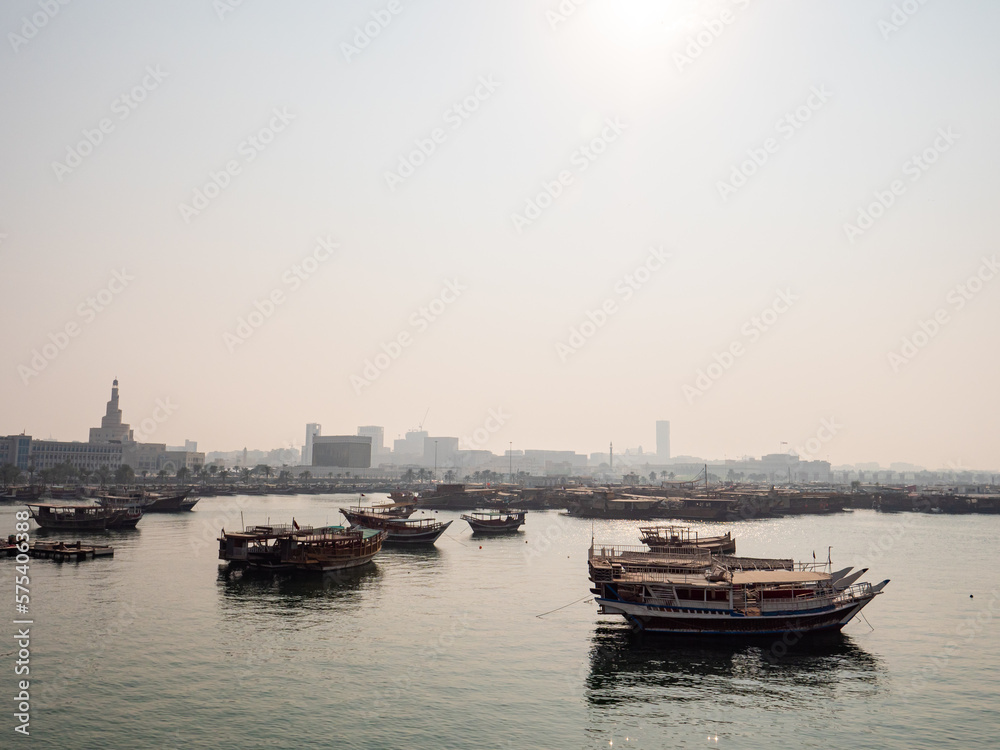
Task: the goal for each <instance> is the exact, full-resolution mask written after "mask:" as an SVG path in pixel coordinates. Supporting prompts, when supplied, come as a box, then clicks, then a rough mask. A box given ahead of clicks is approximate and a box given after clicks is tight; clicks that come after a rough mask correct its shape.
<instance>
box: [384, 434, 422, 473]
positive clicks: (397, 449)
mask: <svg viewBox="0 0 1000 750" xmlns="http://www.w3.org/2000/svg"><path fill="white" fill-rule="evenodd" d="M425 440H427V433H426V432H425V431H423V430H410V431H409V432H407V433H406V436H405V437H404V438H403V439H401V440H394V441H393V443H392V462H393V463H394V464H397V465H398V464H417V463H421V462H422V461H423V457H424V441H425Z"/></svg>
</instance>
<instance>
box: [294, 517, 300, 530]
mask: <svg viewBox="0 0 1000 750" xmlns="http://www.w3.org/2000/svg"><path fill="white" fill-rule="evenodd" d="M292 526H294V527H295V530H296V531H298V530H299V524H298V522H297V521H296V520H295V519H294V518H293V519H292Z"/></svg>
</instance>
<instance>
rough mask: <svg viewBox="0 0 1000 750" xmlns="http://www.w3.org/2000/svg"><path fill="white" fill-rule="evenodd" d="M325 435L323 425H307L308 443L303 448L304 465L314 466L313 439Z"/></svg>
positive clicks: (313, 423)
mask: <svg viewBox="0 0 1000 750" xmlns="http://www.w3.org/2000/svg"><path fill="white" fill-rule="evenodd" d="M322 433H323V428H322V426H321V425H318V424H316V423H315V422H310V423H309V424H307V425H306V442H305V445H303V446H302V465H303V466H312V462H313V439H314V438H317V437H319V436H320V435H321V434H322Z"/></svg>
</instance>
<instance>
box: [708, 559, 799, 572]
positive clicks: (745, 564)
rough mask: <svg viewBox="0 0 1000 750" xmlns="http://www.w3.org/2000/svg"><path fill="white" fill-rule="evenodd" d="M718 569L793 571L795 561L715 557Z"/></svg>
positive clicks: (731, 570)
mask: <svg viewBox="0 0 1000 750" xmlns="http://www.w3.org/2000/svg"><path fill="white" fill-rule="evenodd" d="M714 562H716V563H717V564H718V565H719V567H721V568H724V569H725V570H728V571H730V572H733V571H738V570H794V569H795V561H794V560H791V559H788V560H783V559H779V558H766V557H737V556H736V555H716V556H715V558H714Z"/></svg>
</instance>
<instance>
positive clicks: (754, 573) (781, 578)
mask: <svg viewBox="0 0 1000 750" xmlns="http://www.w3.org/2000/svg"><path fill="white" fill-rule="evenodd" d="M829 580H830V574H829V573H820V572H818V571H809V570H744V571H739V572H735V573H733V581H732V582H733V584H736V585H746V584H751V583H776V584H782V583H813V582H815V581H829Z"/></svg>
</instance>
